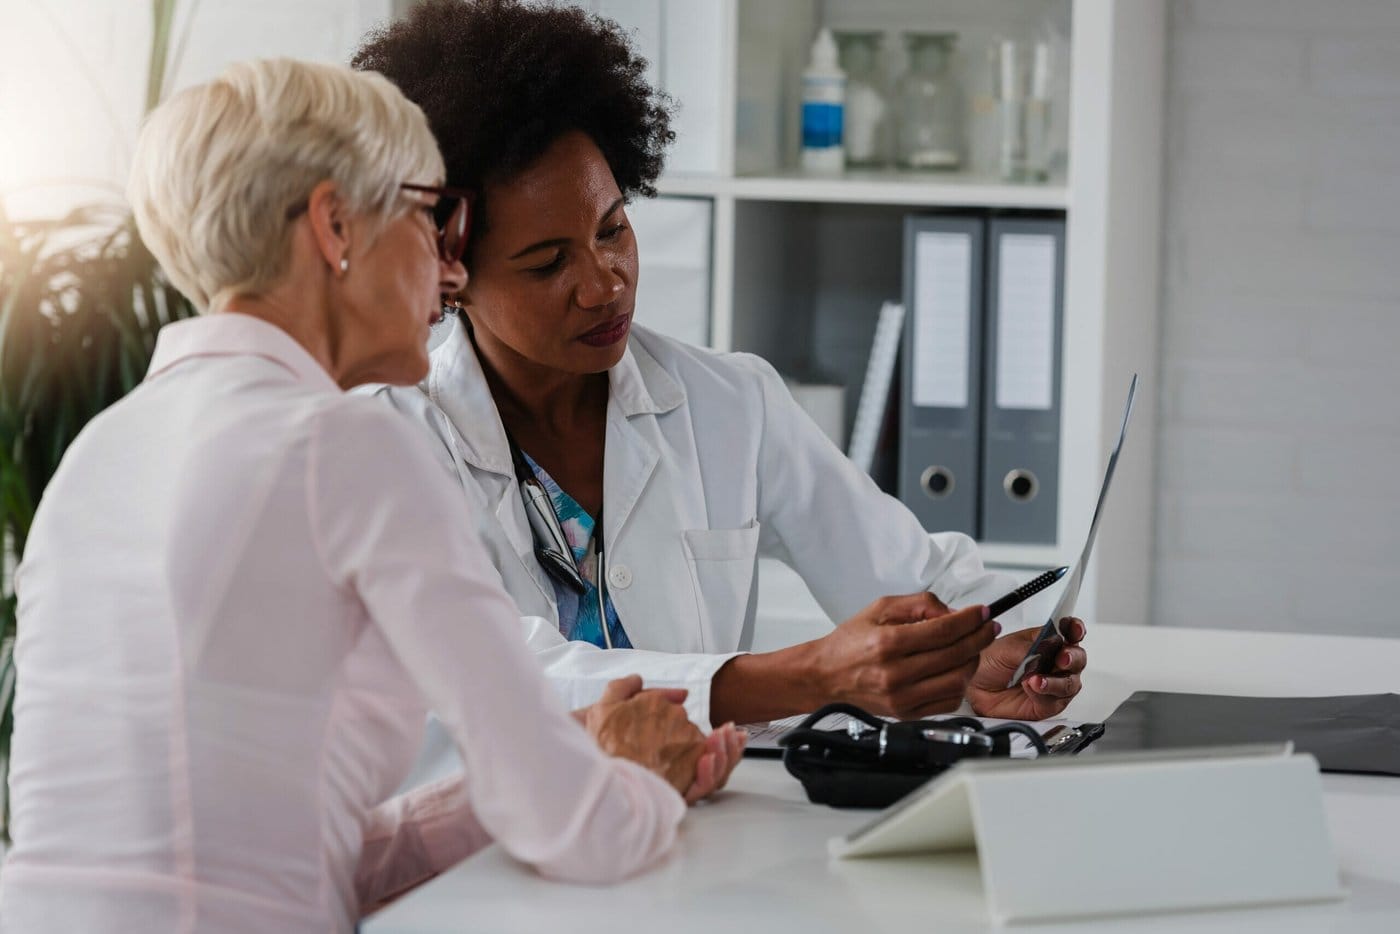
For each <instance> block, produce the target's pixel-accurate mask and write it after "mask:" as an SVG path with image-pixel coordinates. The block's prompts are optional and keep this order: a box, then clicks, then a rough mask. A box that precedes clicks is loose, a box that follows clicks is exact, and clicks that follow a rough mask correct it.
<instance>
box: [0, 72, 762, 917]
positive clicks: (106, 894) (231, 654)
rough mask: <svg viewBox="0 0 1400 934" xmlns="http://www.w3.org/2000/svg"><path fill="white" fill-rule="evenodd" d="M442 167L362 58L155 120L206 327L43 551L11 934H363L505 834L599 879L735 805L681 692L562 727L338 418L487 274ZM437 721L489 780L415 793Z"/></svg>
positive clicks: (171, 266) (107, 438) (552, 700)
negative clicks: (726, 802) (702, 806)
mask: <svg viewBox="0 0 1400 934" xmlns="http://www.w3.org/2000/svg"><path fill="white" fill-rule="evenodd" d="M442 175H443V164H442V159H441V157H440V155H439V153H438V150H437V146H436V144H435V143H434V140H433V138H432V136H431V134H430V132H429V130H428V126H427V124H426V122H425V120H424V118H423V115H422V113H421V112H420V111H419V110H418V108H417V107H415V106H414V105H412V104H410V103H408V102H407V101H406V100H405V99H404V98H403V97H402V96H401V95H400V93H399V92H398V91H397V90H395V89H394V88H393V87H392V86H391V85H390V84H389V83H388V82H387V81H385V80H383V79H382V78H380V77H379V76H377V75H374V74H368V73H356V72H352V71H350V70H349V69H346V68H340V67H333V66H320V65H308V64H302V63H297V62H292V61H286V60H281V61H265V62H257V63H250V64H242V65H237V66H234V67H233V68H231V69H229V70H228V71H227V72H226V73H225V74H224V75H223V76H222V77H220V78H219V79H217V80H215V81H213V82H210V83H208V84H205V85H202V86H200V87H196V88H191V89H189V90H186V91H183V92H181V93H180V94H178V95H176V96H175V97H174V98H172V99H171V100H170V101H169V102H167V103H166V104H165V105H163V106H162V107H160V108H159V109H158V110H157V111H156V112H155V113H154V114H152V116H151V118H150V120H149V121H148V123H147V125H146V126H145V128H144V129H143V132H142V135H141V140H140V143H139V145H138V149H137V153H136V160H135V168H134V170H133V172H132V178H131V184H130V188H129V195H130V199H131V201H132V203H133V206H134V208H135V212H136V218H137V223H138V226H139V229H140V232H141V235H142V237H143V238H144V239H145V241H146V243H147V244H148V245H149V246H150V248H151V249H152V251H153V252H154V254H155V255H156V257H157V258H158V259H159V260H160V262H161V264H162V266H163V267H164V268H165V270H166V272H167V273H168V274H169V275H170V277H171V278H172V280H173V281H174V282H175V284H176V285H177V286H179V287H180V289H181V290H182V291H184V292H185V293H186V294H187V295H189V296H190V297H191V299H193V300H194V301H195V302H196V303H197V304H198V305H199V306H200V307H201V308H203V309H204V310H206V311H207V312H208V313H207V314H205V315H202V316H201V317H199V318H196V319H193V320H191V321H187V322H181V323H179V324H175V325H172V326H170V327H168V328H166V329H165V330H164V331H162V332H161V335H160V339H159V341H158V343H157V346H156V351H155V356H154V359H153V360H152V362H151V367H150V371H149V373H148V374H147V376H146V379H145V381H144V382H143V383H142V385H141V386H140V387H138V388H137V389H136V390H135V391H134V392H133V393H132V394H131V395H130V396H129V397H127V398H126V399H124V400H123V401H121V402H119V403H118V404H116V405H115V406H113V407H112V408H111V409H109V410H108V411H107V412H105V413H103V414H102V415H101V416H99V417H98V418H97V419H95V420H94V421H93V422H92V424H91V425H90V426H89V427H88V428H87V429H86V430H85V431H84V432H83V433H82V434H81V435H80V436H79V438H78V439H77V441H76V442H75V443H74V445H73V447H72V448H71V450H70V451H69V452H68V455H67V456H66V457H65V459H64V461H63V464H62V466H61V467H60V469H59V471H58V473H57V475H56V476H55V477H54V479H53V482H52V483H51V485H50V486H49V489H48V492H47V494H46V495H45V498H44V501H43V503H42V505H41V506H40V509H39V512H38V515H37V517H36V519H35V522H34V526H33V530H32V532H31V534H30V536H29V539H28V545H27V548H26V551H25V556H24V562H23V564H22V566H21V567H20V568H19V570H18V572H17V577H16V586H17V590H18V593H19V621H20V623H19V625H20V629H19V631H20V636H19V643H18V647H17V651H16V659H17V665H18V672H19V676H18V693H17V697H16V702H15V731H14V741H13V750H12V764H11V769H12V771H11V795H12V797H11V801H12V808H13V809H12V829H13V836H14V846H13V848H12V850H11V852H10V853H9V857H8V859H7V861H6V864H5V867H4V871H3V872H0V928H4V929H5V930H8V931H14V932H21V931H38V930H45V931H85V932H101V931H141V932H146V931H172V932H174V931H180V932H186V931H195V930H198V931H201V932H204V931H233V930H239V931H279V932H308V934H309V932H312V931H315V932H317V934H324V932H326V931H330V930H340V931H348V930H350V929H351V928H352V927H353V926H354V924H355V921H356V919H357V918H358V917H360V916H361V915H362V914H363V913H364V912H365V911H367V910H368V909H370V908H372V907H373V906H375V905H376V904H379V903H382V902H383V901H384V900H386V899H388V898H392V897H394V896H395V895H396V894H398V893H400V892H402V891H404V890H405V889H407V888H408V887H411V886H412V885H414V884H416V883H418V882H420V881H422V880H424V879H426V878H428V877H431V876H432V875H433V874H435V873H437V872H440V871H442V870H443V869H444V868H446V867H447V866H449V865H451V864H452V863H453V862H455V861H457V860H459V859H461V858H463V857H464V856H466V855H468V854H470V853H471V852H473V851H474V850H475V849H478V848H480V847H481V846H483V845H485V844H486V843H487V842H489V841H490V840H492V839H494V840H497V841H499V842H500V843H501V844H502V845H503V846H504V847H505V848H506V850H507V851H509V852H510V853H511V854H513V855H514V856H516V857H517V858H519V859H521V860H524V861H525V862H527V863H530V864H532V865H534V866H535V867H537V868H538V869H539V870H540V871H541V872H543V873H544V874H546V875H548V876H551V877H556V878H560V879H567V880H574V881H584V882H606V881H611V880H616V879H619V878H621V877H624V876H627V875H629V874H632V873H634V872H636V871H638V870H640V869H642V868H643V867H645V866H647V865H648V864H650V863H652V862H654V861H655V860H656V859H657V858H658V857H659V856H660V855H661V854H663V853H664V852H665V851H666V850H667V849H668V848H669V847H670V846H671V845H672V842H673V841H674V840H675V837H676V828H677V824H678V823H679V821H680V820H681V818H682V816H683V814H684V811H685V806H684V805H685V800H686V799H690V800H694V799H696V798H698V797H701V796H704V795H706V794H708V793H709V792H711V791H713V790H714V789H715V788H717V787H719V786H720V785H722V784H723V782H724V779H725V778H726V777H727V775H728V773H729V770H730V769H731V768H732V766H733V763H734V762H735V761H736V760H737V758H738V754H739V752H740V749H741V746H742V738H741V736H740V735H739V734H737V733H736V732H735V731H734V730H732V728H731V729H723V730H718V731H716V732H715V733H712V734H711V735H710V736H709V737H702V736H701V735H700V733H699V731H698V730H696V729H695V727H694V726H692V725H691V724H690V723H689V721H688V720H687V719H686V717H685V714H684V711H683V709H682V707H681V706H680V701H681V700H682V699H683V698H682V697H681V696H680V693H679V692H674V691H672V692H656V691H642V690H640V685H641V682H640V679H627V680H623V681H620V682H616V683H614V685H613V686H612V687H611V688H610V689H609V691H608V692H607V694H606V695H605V696H604V699H603V700H602V701H601V702H600V703H599V704H597V705H595V706H594V707H592V708H589V709H587V710H586V711H583V712H580V714H579V715H578V716H577V717H576V718H574V717H570V715H569V713H568V712H567V711H566V710H565V709H564V707H563V706H562V703H561V702H560V701H559V700H558V699H557V697H556V696H555V694H554V693H553V692H552V691H551V690H550V688H549V687H548V686H547V685H546V683H545V681H544V679H543V677H542V675H541V673H540V671H539V669H538V668H537V666H536V664H535V662H534V660H533V658H532V657H531V655H530V654H529V652H528V650H527V649H526V647H525V645H524V643H523V642H522V640H521V639H520V638H519V635H518V632H519V625H520V624H519V621H518V611H517V609H516V608H515V606H514V605H513V604H512V603H511V601H510V599H509V597H507V596H506V594H505V592H504V591H503V590H502V588H501V584H500V580H499V577H498V576H497V574H496V572H495V571H494V570H493V568H492V566H491V564H490V562H489V561H488V560H487V558H486V556H485V554H484V553H483V550H482V547H481V545H480V543H479V542H478V541H476V540H475V539H474V538H472V537H471V536H470V535H468V534H464V533H463V532H462V530H464V529H468V528H470V527H471V526H472V522H471V521H470V519H469V517H468V516H467V515H466V514H465V513H466V510H467V507H466V506H465V505H464V501H463V497H462V496H461V491H460V490H456V489H454V488H453V486H452V481H451V480H450V479H449V476H448V475H447V474H446V473H445V472H444V471H443V469H442V468H441V466H439V465H438V463H437V462H436V461H435V460H434V457H433V455H432V453H431V452H430V450H429V449H428V447H427V446H426V444H425V442H424V440H423V439H422V437H421V436H420V435H419V434H418V433H416V432H415V431H414V430H413V429H412V427H411V426H409V425H407V424H406V423H405V422H404V421H403V420H402V419H401V418H400V417H399V416H398V415H396V414H395V413H393V412H391V411H389V410H388V409H387V408H386V407H383V406H381V405H379V404H378V403H376V402H375V401H373V400H371V399H367V398H360V397H356V396H353V395H347V394H346V393H345V392H344V390H345V389H347V388H349V387H351V386H353V385H356V384H358V383H361V382H365V381H371V380H372V381H378V382H389V383H398V384H411V383H414V382H416V381H417V380H419V379H421V378H422V377H423V376H424V375H425V374H426V372H427V368H428V359H427V356H426V351H425V343H426V340H427V337H428V329H429V326H430V323H431V322H432V320H433V319H434V318H435V317H436V316H437V315H438V314H439V313H440V312H439V309H440V301H441V296H442V295H443V294H444V293H454V292H456V291H458V290H460V289H461V288H462V286H463V285H464V283H465V275H466V274H465V272H464V271H463V269H462V266H461V264H460V262H459V259H460V257H461V254H462V250H463V247H464V238H465V235H466V231H467V229H468V224H467V212H468V211H469V204H468V202H467V201H465V200H459V199H458V198H456V197H455V193H454V192H452V191H449V190H445V189H442V188H440V187H435V186H436V185H437V184H438V182H439V180H440V179H441V178H442ZM435 216H436V217H437V218H438V219H440V220H441V225H436V224H435V223H434V217H435ZM429 708H431V709H432V710H433V711H435V712H436V714H437V716H438V717H439V718H440V719H441V721H442V722H443V723H444V724H445V725H446V728H447V729H448V731H449V732H450V734H451V735H452V737H453V738H454V740H455V741H456V744H457V746H458V749H459V751H460V752H461V755H462V758H463V761H464V763H465V766H466V770H465V773H464V774H463V775H461V776H458V777H455V778H451V779H448V780H446V781H443V782H440V783H438V784H435V785H431V786H427V787H425V788H422V789H419V790H417V791H416V792H414V793H412V794H411V795H409V796H406V797H403V798H397V799H390V798H389V796H390V794H391V793H392V790H393V789H394V788H395V787H396V786H397V784H398V783H399V782H400V781H401V780H402V778H403V777H404V774H405V773H406V772H407V770H408V768H409V766H410V764H411V761H412V757H413V752H414V750H415V748H416V745H417V742H418V739H419V737H420V735H421V731H422V724H423V718H424V715H425V711H426V710H427V709H429ZM580 721H581V722H582V726H581V725H580ZM590 734H592V735H591V736H590Z"/></svg>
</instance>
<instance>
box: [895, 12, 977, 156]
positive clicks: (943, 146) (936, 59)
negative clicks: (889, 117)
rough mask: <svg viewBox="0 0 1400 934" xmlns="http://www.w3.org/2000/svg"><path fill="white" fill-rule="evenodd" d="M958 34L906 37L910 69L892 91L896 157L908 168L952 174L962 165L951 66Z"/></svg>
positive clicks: (958, 93) (959, 104)
mask: <svg viewBox="0 0 1400 934" xmlns="http://www.w3.org/2000/svg"><path fill="white" fill-rule="evenodd" d="M957 41H958V37H957V34H956V33H951V32H937V33H917V32H916V33H905V35H904V43H905V46H906V48H907V49H908V52H909V69H908V71H906V72H905V73H904V76H903V77H902V78H900V81H899V88H898V90H897V92H896V100H895V118H896V120H897V122H898V131H897V139H898V147H897V151H896V157H897V159H898V161H899V164H900V166H902V167H904V168H908V169H927V170H939V171H951V170H954V169H958V168H960V167H961V166H962V162H963V99H962V98H963V95H962V88H961V87H960V86H959V85H958V82H957V80H956V79H954V78H953V76H952V73H951V71H950V69H949V67H948V66H949V62H950V61H951V60H952V57H953V48H954V46H955V45H956V44H957Z"/></svg>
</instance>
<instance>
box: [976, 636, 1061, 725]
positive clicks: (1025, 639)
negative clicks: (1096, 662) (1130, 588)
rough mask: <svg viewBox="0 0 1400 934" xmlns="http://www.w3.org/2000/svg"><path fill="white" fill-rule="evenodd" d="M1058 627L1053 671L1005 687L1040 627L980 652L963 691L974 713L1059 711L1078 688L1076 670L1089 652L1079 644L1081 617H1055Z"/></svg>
mask: <svg viewBox="0 0 1400 934" xmlns="http://www.w3.org/2000/svg"><path fill="white" fill-rule="evenodd" d="M1059 629H1060V635H1061V636H1063V637H1064V640H1065V644H1064V646H1063V647H1061V648H1060V649H1059V651H1057V652H1056V653H1055V668H1054V670H1053V671H1051V672H1050V673H1049V674H1048V675H1035V674H1032V675H1026V677H1024V678H1022V679H1021V683H1020V684H1018V685H1016V687H1013V688H1008V687H1007V686H1006V682H1008V681H1010V680H1011V676H1012V675H1013V674H1015V672H1016V666H1017V665H1019V664H1021V659H1023V658H1025V657H1026V650H1027V649H1028V648H1030V646H1031V643H1032V642H1034V641H1035V636H1036V633H1038V632H1039V631H1040V630H1039V628H1034V629H1022V630H1021V631H1019V632H1013V633H1010V634H1008V635H1005V636H1002V637H1001V638H1000V639H998V640H996V641H995V642H993V643H992V645H991V647H990V648H988V649H987V651H985V652H983V653H982V663H981V664H980V665H978V667H977V674H975V675H974V676H973V678H972V684H971V685H970V686H969V687H968V691H967V699H968V701H970V702H971V704H972V709H973V710H974V711H976V712H977V715H978V716H982V717H999V718H1002V719H1006V720H1046V719H1049V718H1050V717H1058V716H1059V715H1060V714H1061V713H1063V712H1064V709H1065V708H1066V707H1068V706H1069V702H1070V701H1072V700H1074V697H1075V695H1076V694H1078V693H1079V689H1080V688H1081V687H1083V682H1082V681H1081V680H1080V674H1081V673H1082V672H1083V671H1084V666H1085V665H1086V664H1088V661H1089V657H1088V655H1087V654H1085V652H1084V649H1083V647H1082V646H1080V644H1079V643H1080V642H1081V641H1083V639H1084V632H1085V630H1084V623H1083V621H1082V620H1079V619H1077V618H1075V617H1073V616H1066V617H1065V618H1064V619H1062V620H1060V625H1059Z"/></svg>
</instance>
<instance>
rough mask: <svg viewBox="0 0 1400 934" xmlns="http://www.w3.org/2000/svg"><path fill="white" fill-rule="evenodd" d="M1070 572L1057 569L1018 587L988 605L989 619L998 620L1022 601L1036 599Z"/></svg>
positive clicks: (1065, 569) (1064, 569)
mask: <svg viewBox="0 0 1400 934" xmlns="http://www.w3.org/2000/svg"><path fill="white" fill-rule="evenodd" d="M1068 570H1069V568H1055V569H1054V570H1053V571H1046V572H1045V573H1044V574H1041V575H1040V576H1039V577H1036V578H1034V579H1032V580H1029V581H1027V582H1026V583H1024V584H1022V585H1021V586H1020V587H1017V588H1016V589H1015V590H1013V591H1011V593H1009V594H1007V595H1006V596H1004V597H1000V598H998V599H996V600H993V601H992V602H991V603H989V604H987V619H996V618H997V617H998V616H1000V615H1001V614H1003V613H1005V612H1006V611H1007V610H1009V609H1011V608H1012V607H1014V606H1017V605H1018V604H1020V603H1021V601H1023V600H1027V599H1029V598H1031V597H1034V596H1035V595H1036V594H1038V593H1040V592H1041V591H1042V590H1044V589H1045V588H1046V587H1049V586H1050V585H1051V584H1053V583H1055V581H1057V580H1059V579H1060V578H1062V577H1064V576H1065V572H1066V571H1068Z"/></svg>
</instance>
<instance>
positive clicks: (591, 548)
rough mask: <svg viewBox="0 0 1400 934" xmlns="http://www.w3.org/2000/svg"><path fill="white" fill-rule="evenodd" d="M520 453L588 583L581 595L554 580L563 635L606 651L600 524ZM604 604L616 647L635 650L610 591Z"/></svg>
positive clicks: (532, 461) (528, 456) (555, 600)
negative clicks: (600, 605)
mask: <svg viewBox="0 0 1400 934" xmlns="http://www.w3.org/2000/svg"><path fill="white" fill-rule="evenodd" d="M520 453H521V454H522V455H523V456H524V457H525V462H526V463H527V464H529V465H530V470H532V471H533V472H534V474H535V477H536V478H537V479H538V480H539V481H540V485H541V486H542V487H544V490H545V492H546V493H548V494H549V501H550V503H551V504H553V506H554V514H555V516H557V517H558V519H559V526H560V528H562V529H563V531H564V538H565V539H567V540H568V542H569V548H570V550H571V551H572V552H573V557H574V564H575V565H576V566H577V567H578V570H579V575H580V576H581V577H582V578H583V582H584V588H585V589H584V592H583V593H579V592H578V591H576V590H574V589H573V588H572V587H569V586H568V585H567V584H564V583H561V582H560V581H558V580H555V579H554V578H553V577H551V578H550V581H551V583H553V585H554V603H555V605H556V606H557V607H558V608H559V632H561V633H562V634H563V636H564V638H566V639H571V640H574V641H576V642H591V643H593V644H594V645H596V646H598V647H599V648H606V647H607V642H606V641H605V640H604V639H603V627H602V626H601V625H600V624H599V620H598V551H597V549H596V548H595V542H594V534H593V533H594V531H595V529H596V527H597V523H596V522H595V520H594V519H593V517H592V516H590V515H589V514H588V513H587V512H585V511H584V509H583V507H582V506H580V505H579V504H578V503H577V502H575V501H574V498H573V497H572V496H570V495H569V494H568V493H565V492H564V490H563V489H562V488H561V487H560V486H559V484H557V483H555V482H554V478H553V477H551V476H550V475H549V474H548V473H547V472H545V469H544V468H543V467H541V466H540V465H539V464H537V463H535V460H534V458H532V457H531V456H530V455H529V454H526V453H525V452H524V451H521V452H520ZM603 605H604V607H605V608H606V610H607V614H608V635H609V636H611V637H612V647H613V648H615V649H630V648H632V643H631V641H630V640H629V639H628V638H627V633H626V631H625V630H623V628H622V623H621V622H620V621H619V620H618V618H617V610H615V609H614V608H613V604H612V598H611V597H609V596H608V595H607V591H606V589H605V590H604V592H603Z"/></svg>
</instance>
